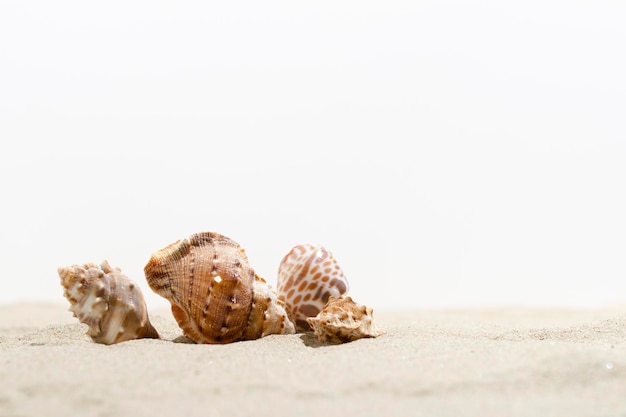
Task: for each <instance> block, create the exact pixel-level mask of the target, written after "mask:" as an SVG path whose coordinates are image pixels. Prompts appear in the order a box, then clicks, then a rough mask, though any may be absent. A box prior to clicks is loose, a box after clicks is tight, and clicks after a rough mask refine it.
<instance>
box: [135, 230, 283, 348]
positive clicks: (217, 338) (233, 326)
mask: <svg viewBox="0 0 626 417" xmlns="http://www.w3.org/2000/svg"><path fill="white" fill-rule="evenodd" d="M144 272H145V275H146V280H147V281H148V284H149V285H150V288H152V290H153V291H154V292H156V293H157V294H159V295H160V296H162V297H164V298H166V299H167V300H168V301H169V302H170V303H171V304H172V313H173V315H174V317H175V318H176V321H177V322H178V325H179V326H180V328H181V329H182V330H183V333H184V334H185V335H186V336H187V337H189V338H191V339H192V340H194V341H195V342H196V343H230V342H234V341H237V340H250V339H258V338H260V337H263V336H267V335H269V334H292V333H295V329H294V326H293V323H291V321H289V318H288V317H287V313H286V311H285V308H284V304H283V303H282V302H280V301H278V300H277V299H276V295H275V293H274V291H273V290H272V289H271V288H270V287H269V286H268V285H267V283H266V282H265V281H264V280H263V279H262V278H260V277H258V276H257V275H256V274H255V273H254V270H253V269H252V268H251V267H250V265H249V262H248V257H247V255H246V253H245V251H244V249H243V248H242V247H241V246H239V244H238V243H237V242H235V241H234V240H232V239H230V238H228V237H226V236H223V235H220V234H218V233H213V232H203V233H197V234H194V235H191V236H190V237H189V238H187V239H183V240H179V241H176V242H174V243H172V244H171V245H169V246H167V247H165V248H163V249H161V250H159V251H158V252H156V253H154V254H153V255H152V257H151V258H150V260H149V262H148V263H147V265H146V266H145V268H144Z"/></svg>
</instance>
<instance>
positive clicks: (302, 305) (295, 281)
mask: <svg viewBox="0 0 626 417" xmlns="http://www.w3.org/2000/svg"><path fill="white" fill-rule="evenodd" d="M348 289H349V286H348V280H347V279H346V277H345V276H344V274H343V271H342V270H341V267H340V266H339V264H338V263H337V260H336V259H335V258H334V256H333V255H332V253H330V251H329V250H328V249H326V248H324V247H323V246H319V245H311V244H304V245H298V246H295V247H294V248H293V249H291V251H290V252H289V253H288V254H287V255H285V257H284V258H283V259H282V261H281V263H280V266H279V268H278V285H277V288H276V290H277V292H278V299H279V300H281V301H284V302H285V304H286V305H287V312H288V313H289V315H290V318H291V320H292V321H293V322H294V323H295V325H296V329H297V330H299V331H308V330H311V326H310V325H309V323H307V321H306V319H307V318H308V317H314V316H316V315H317V314H318V313H319V312H320V311H321V310H322V308H323V307H324V305H325V304H326V302H327V301H328V299H329V298H330V297H331V296H332V297H335V298H339V297H341V296H342V295H344V294H346V293H347V292H348Z"/></svg>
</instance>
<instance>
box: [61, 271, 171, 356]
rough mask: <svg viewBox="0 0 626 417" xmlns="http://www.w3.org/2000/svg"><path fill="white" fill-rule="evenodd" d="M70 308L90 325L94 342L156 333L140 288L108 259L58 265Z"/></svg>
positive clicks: (153, 335) (156, 335) (122, 339)
mask: <svg viewBox="0 0 626 417" xmlns="http://www.w3.org/2000/svg"><path fill="white" fill-rule="evenodd" d="M58 273H59V277H60V278H61V285H62V286H63V295H65V298H67V299H68V301H69V302H70V311H71V312H72V313H74V317H76V318H78V320H79V321H80V322H81V323H85V324H87V325H88V326H89V330H88V331H87V334H88V335H89V336H91V338H92V339H93V341H94V342H97V343H104V344H106V345H110V344H113V343H119V342H123V341H126V340H132V339H141V338H153V339H158V338H159V334H158V333H157V331H156V330H155V329H154V327H152V325H151V324H150V320H149V319H148V310H147V309H146V302H145V301H144V298H143V295H142V294H141V290H140V289H139V287H138V286H137V285H135V283H133V282H132V281H131V280H130V279H129V278H128V277H127V276H126V275H124V274H122V272H121V270H120V269H119V268H111V266H110V265H109V263H108V261H106V260H105V261H103V262H102V263H101V264H100V265H97V264H95V263H86V264H83V265H72V266H67V267H61V268H58Z"/></svg>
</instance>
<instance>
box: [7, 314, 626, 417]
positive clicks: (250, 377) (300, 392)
mask: <svg viewBox="0 0 626 417" xmlns="http://www.w3.org/2000/svg"><path fill="white" fill-rule="evenodd" d="M66 308H67V307H66V306H65V305H45V304H30V305H29V304H20V305H11V306H4V307H0V381H2V384H1V387H0V416H3V417H4V416H15V417H18V416H77V415H80V416H157V415H170V416H270V415H272V416H283V415H284V416H287V415H292V416H296V415H298V416H307V415H315V416H333V415H337V416H339V415H341V416H346V415H355V416H409V415H424V416H466V415H471V416H543V417H546V416H569V417H572V416H611V417H615V416H626V308H606V309H596V310H536V309H513V308H507V309H483V310H477V309H474V310H441V311H436V310H424V311H420V310H416V311H405V312H384V311H383V312H378V311H375V318H376V321H377V322H378V323H379V324H380V325H381V326H382V327H384V328H385V329H386V331H387V332H386V334H384V335H383V336H381V337H379V338H376V339H362V340H359V341H356V342H352V343H347V344H343V345H325V344H321V343H318V342H317V340H316V339H314V337H313V336H312V335H311V334H298V335H291V336H270V337H266V338H263V339H260V340H256V341H247V342H239V343H233V344H230V345H223V346H222V345H220V346H218V345H194V344H188V343H180V342H177V340H178V341H180V339H181V338H179V336H180V331H179V329H178V327H177V326H176V324H175V322H174V320H173V318H172V317H171V316H170V314H169V312H168V311H153V312H151V320H152V322H153V324H154V325H155V327H156V328H157V329H158V330H159V332H160V333H161V335H162V337H163V339H162V340H148V339H144V340H136V341H130V342H124V343H120V344H117V345H113V346H104V345H99V344H96V343H93V342H92V341H91V339H89V337H87V336H86V335H85V330H86V327H85V326H84V325H82V324H80V323H78V322H77V320H76V319H74V318H73V317H72V316H71V314H70V313H69V312H67V311H66Z"/></svg>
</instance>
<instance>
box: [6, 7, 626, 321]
mask: <svg viewBox="0 0 626 417" xmlns="http://www.w3.org/2000/svg"><path fill="white" fill-rule="evenodd" d="M204 3H205V2H198V3H189V2H174V1H172V2H169V1H140V2H126V1H123V2H122V1H109V2H85V1H73V2H68V1H54V2H52V1H3V2H2V3H0V135H1V138H2V140H1V143H2V144H1V145H0V146H1V149H0V181H2V183H1V184H2V189H1V192H2V204H1V206H0V210H1V212H0V213H1V216H0V228H1V229H0V251H1V253H2V259H1V261H2V278H0V279H1V280H2V283H3V288H2V291H0V304H6V303H12V302H19V301H29V300H30V301H41V300H45V301H51V302H59V303H66V301H65V299H64V298H63V296H62V291H61V287H60V285H59V279H58V276H57V273H56V268H57V267H58V266H62V265H68V264H74V263H84V262H89V261H96V262H100V261H101V260H103V259H108V260H109V261H110V263H111V264H112V265H114V266H119V267H121V268H122V271H123V272H125V273H126V274H128V275H129V276H130V277H131V278H133V279H134V280H135V281H137V282H138V283H139V284H140V285H141V287H142V288H143V290H144V293H145V295H146V298H147V301H148V304H149V305H150V307H155V308H156V307H161V306H165V305H167V303H166V302H165V301H164V300H162V299H161V298H160V297H158V296H157V295H155V294H153V293H152V292H151V291H150V289H149V288H148V286H147V284H146V283H145V279H144V276H143V266H144V265H145V263H146V262H147V260H148V259H149V257H150V254H151V253H152V252H154V251H156V250H158V249H160V248H161V247H163V246H165V245H167V244H169V243H171V242H173V241H175V240H177V239H179V238H183V237H186V236H188V235H189V234H191V233H194V232H199V231H204V230H212V231H217V232H221V233H223V234H226V235H228V236H230V237H232V238H233V239H235V240H237V241H238V242H239V243H241V244H242V245H243V246H244V247H245V248H246V250H247V252H248V255H249V257H250V260H251V263H252V266H253V267H254V268H255V270H256V271H257V272H258V273H259V274H260V275H262V276H264V277H266V278H267V279H268V281H269V282H270V283H275V279H276V270H277V268H278V264H279V262H280V259H281V258H282V256H283V255H285V254H286V253H287V252H288V251H289V249H290V248H291V247H292V246H293V245H295V244H298V243H305V242H311V243H320V244H323V245H324V246H326V247H327V248H329V249H330V250H331V251H332V252H333V253H334V254H335V256H336V257H337V259H338V260H339V263H340V264H341V265H342V266H343V269H344V272H345V273H346V275H347V276H348V278H349V280H350V284H351V294H352V295H353V297H354V298H355V299H356V300H357V301H360V302H363V303H366V304H368V305H371V306H372V307H374V309H395V308H421V307H450V306H502V305H525V306H597V305H606V304H613V303H624V302H626V255H625V254H626V76H625V75H624V74H626V53H625V49H624V48H625V46H624V45H625V41H626V24H625V22H626V6H624V3H619V4H618V3H617V2H616V3H615V4H612V3H609V2H605V1H593V2H592V1H579V2H576V1H562V2H560V1H525V2H487V1H477V2H452V1H441V0H437V1H434V0H433V1H430V0H427V1H407V2H393V1H385V2H368V1H359V2H355V1H348V2H337V1H332V2H331V1H315V2H299V1H295V2H294V1H280V2H276V1H269V2H258V1H239V2H206V3H207V4H204Z"/></svg>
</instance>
